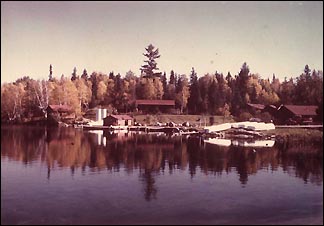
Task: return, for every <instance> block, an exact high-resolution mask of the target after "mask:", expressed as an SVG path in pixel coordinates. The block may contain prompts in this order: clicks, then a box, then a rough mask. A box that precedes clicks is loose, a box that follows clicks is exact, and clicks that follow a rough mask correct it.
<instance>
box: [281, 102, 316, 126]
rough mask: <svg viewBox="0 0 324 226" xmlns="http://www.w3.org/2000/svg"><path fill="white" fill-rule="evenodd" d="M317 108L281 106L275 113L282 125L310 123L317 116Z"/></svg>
mask: <svg viewBox="0 0 324 226" xmlns="http://www.w3.org/2000/svg"><path fill="white" fill-rule="evenodd" d="M317 108H318V107H317V106H316V105H281V106H280V107H279V108H278V111H277V119H278V120H279V122H280V123H283V124H286V123H291V124H300V123H303V122H306V121H307V122H312V121H313V120H314V119H315V118H316V116H317V113H316V110H317Z"/></svg>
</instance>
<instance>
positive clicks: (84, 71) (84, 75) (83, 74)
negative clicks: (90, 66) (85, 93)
mask: <svg viewBox="0 0 324 226" xmlns="http://www.w3.org/2000/svg"><path fill="white" fill-rule="evenodd" d="M81 78H83V79H84V80H88V72H87V70H86V69H84V70H83V73H82V75H81Z"/></svg>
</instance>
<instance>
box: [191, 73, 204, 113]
mask: <svg viewBox="0 0 324 226" xmlns="http://www.w3.org/2000/svg"><path fill="white" fill-rule="evenodd" d="M189 91H190V92H189V93H190V97H189V100H188V110H189V111H190V112H192V113H193V114H197V113H200V107H201V103H202V98H201V94H200V89H199V84H198V76H197V73H196V72H195V69H194V68H192V70H191V74H190V88H189Z"/></svg>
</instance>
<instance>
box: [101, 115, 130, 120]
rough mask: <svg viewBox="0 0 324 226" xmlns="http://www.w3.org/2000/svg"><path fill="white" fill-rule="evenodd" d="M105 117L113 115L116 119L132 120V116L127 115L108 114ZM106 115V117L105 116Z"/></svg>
mask: <svg viewBox="0 0 324 226" xmlns="http://www.w3.org/2000/svg"><path fill="white" fill-rule="evenodd" d="M107 117H113V118H115V119H117V120H132V119H133V118H132V117H131V116H129V115H108V116H107ZM107 117H106V118H107Z"/></svg>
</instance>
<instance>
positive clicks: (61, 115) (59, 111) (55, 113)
mask: <svg viewBox="0 0 324 226" xmlns="http://www.w3.org/2000/svg"><path fill="white" fill-rule="evenodd" d="M74 119H75V113H74V111H73V109H72V108H71V107H70V106H68V105H62V104H60V105H55V104H52V105H48V107H47V123H48V124H53V125H57V124H58V123H59V122H65V123H70V122H72V121H73V120H74Z"/></svg>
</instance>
